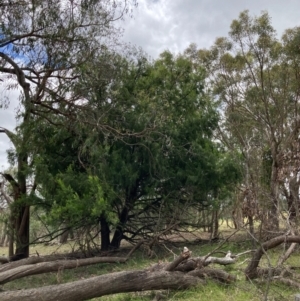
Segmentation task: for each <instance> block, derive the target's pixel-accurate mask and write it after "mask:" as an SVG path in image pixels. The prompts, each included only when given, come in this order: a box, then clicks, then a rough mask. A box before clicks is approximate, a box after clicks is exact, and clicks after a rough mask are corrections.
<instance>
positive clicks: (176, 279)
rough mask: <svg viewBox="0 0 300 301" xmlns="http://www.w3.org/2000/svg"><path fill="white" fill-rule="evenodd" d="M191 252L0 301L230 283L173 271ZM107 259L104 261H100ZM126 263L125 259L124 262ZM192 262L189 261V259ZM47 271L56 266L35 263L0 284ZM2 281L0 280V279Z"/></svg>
mask: <svg viewBox="0 0 300 301" xmlns="http://www.w3.org/2000/svg"><path fill="white" fill-rule="evenodd" d="M190 255H191V252H190V251H189V250H188V249H187V248H184V250H183V252H182V253H181V254H180V256H179V257H177V258H176V259H175V260H174V261H173V262H171V263H168V264H157V265H155V266H154V267H152V268H150V269H145V270H138V271H124V272H117V273H111V274H106V275H101V276H97V277H93V278H90V279H84V280H79V281H75V282H71V283H66V284H60V285H52V286H46V287H41V288H35V289H26V290H18V291H7V292H3V293H0V299H1V301H8V300H14V301H24V300H26V301H34V300H43V301H54V300H64V301H83V300H88V299H92V298H95V297H101V296H104V295H109V294H115V293H124V292H134V291H145V290H159V289H184V288H188V287H191V286H196V285H199V284H203V283H204V282H203V278H207V277H210V278H213V279H216V280H218V281H222V282H227V283H228V282H232V281H234V280H235V277H234V276H232V275H230V274H228V273H227V272H225V271H221V270H216V269H212V268H205V267H204V268H203V267H199V266H196V268H194V270H192V271H189V272H188V273H185V272H181V271H177V269H178V268H179V267H180V266H181V265H184V264H186V263H187V261H188V260H187V259H189V257H190ZM100 259H103V258H101V257H99V258H89V259H82V260H77V261H75V260H73V261H71V263H69V262H68V261H67V262H65V265H64V266H63V268H69V267H70V268H71V265H72V264H77V266H79V265H78V263H79V262H80V264H81V265H82V264H83V263H86V264H90V263H91V260H100ZM104 259H107V258H104ZM124 260H126V258H125V259H124ZM190 260H192V258H190ZM44 265H47V266H48V269H53V270H57V269H58V268H59V265H58V263H57V262H50V263H39V264H36V265H29V266H22V267H18V268H16V269H15V271H14V270H9V271H6V272H3V273H1V274H0V279H1V281H2V283H5V282H7V281H10V280H12V279H17V278H20V277H19V276H21V277H24V276H25V275H27V274H28V273H29V272H27V271H26V269H29V270H30V274H31V275H32V272H33V271H34V273H37V271H39V269H40V270H41V269H42V268H44V267H45V266H44ZM1 277H2V278H1Z"/></svg>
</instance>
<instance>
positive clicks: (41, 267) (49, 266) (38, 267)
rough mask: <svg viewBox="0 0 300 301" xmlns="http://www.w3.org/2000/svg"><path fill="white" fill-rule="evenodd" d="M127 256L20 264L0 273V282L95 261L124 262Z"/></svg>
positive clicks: (89, 263) (72, 267)
mask: <svg viewBox="0 0 300 301" xmlns="http://www.w3.org/2000/svg"><path fill="white" fill-rule="evenodd" d="M126 261H127V258H122V257H94V258H84V259H78V260H57V261H50V262H40V263H36V264H30V265H22V266H19V267H16V268H14V269H9V270H7V271H4V272H2V273H0V284H4V283H7V282H9V281H13V280H16V279H20V278H23V277H26V276H31V275H37V274H43V273H49V272H57V271H58V270H67V269H74V268H77V267H82V266H87V265H92V264H97V263H124V262H126Z"/></svg>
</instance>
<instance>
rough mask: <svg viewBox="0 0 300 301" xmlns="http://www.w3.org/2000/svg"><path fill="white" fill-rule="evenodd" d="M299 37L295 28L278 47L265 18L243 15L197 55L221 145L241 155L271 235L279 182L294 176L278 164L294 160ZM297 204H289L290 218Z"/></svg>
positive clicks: (248, 186)
mask: <svg viewBox="0 0 300 301" xmlns="http://www.w3.org/2000/svg"><path fill="white" fill-rule="evenodd" d="M298 33H299V29H297V28H295V29H293V30H287V31H286V33H285V34H284V35H283V37H282V40H281V41H279V40H278V39H277V38H276V35H275V30H274V29H273V27H272V26H271V23H270V17H269V15H268V14H267V13H262V14H261V15H260V16H259V17H254V18H252V17H250V16H249V13H248V12H247V11H244V12H242V13H241V14H240V16H239V18H238V19H237V20H234V21H233V22H232V24H231V31H230V33H229V37H228V38H218V39H217V40H216V43H215V45H214V46H213V47H212V48H211V49H210V50H199V52H198V55H199V57H200V58H201V61H202V62H203V63H204V64H205V66H207V68H208V70H210V78H211V81H210V85H211V88H212V89H213V93H214V95H215V97H217V99H218V100H219V102H220V107H221V109H222V110H223V112H224V118H223V123H222V124H221V131H222V138H223V141H226V143H227V145H228V147H230V148H236V147H238V148H239V149H240V151H241V152H242V154H243V157H244V159H245V186H246V189H248V190H251V191H252V193H253V196H254V201H259V204H260V208H261V210H262V211H263V212H265V213H266V214H265V215H267V216H268V219H267V220H266V221H265V223H264V224H265V226H267V228H268V229H269V230H271V229H272V231H274V230H275V229H278V227H279V200H280V198H281V196H282V193H283V191H284V190H285V187H286V186H285V185H284V181H286V180H287V181H292V178H294V177H295V176H297V175H298V170H296V169H297V168H296V169H295V167H296V166H295V165H294V164H292V166H293V167H290V168H288V165H286V163H285V162H287V161H284V160H283V158H285V157H286V156H291V153H293V155H294V156H296V157H297V158H298V153H297V150H296V149H297V146H296V145H298V142H297V141H298V134H299V116H298V114H299V113H298V111H299V80H298V79H297V78H298V76H299V71H298V70H299V58H298V57H299V52H298V51H297V50H296V46H295V45H296V40H297V34H298ZM288 154H289V155H288ZM297 160H298V159H297ZM289 162H290V163H291V160H289ZM297 162H298V161H297ZM290 163H289V164H290ZM296 164H297V163H296ZM287 169H288V171H287V172H285V173H284V176H283V177H282V170H287ZM291 177H292V178H291ZM283 178H284V180H283ZM298 184H299V183H297V184H296V185H298ZM298 188H299V186H298ZM298 200H299V199H298ZM298 200H297V201H296V200H295V201H289V202H290V204H289V211H290V212H292V210H291V209H292V205H291V204H292V203H293V204H295V203H297V202H298ZM297 214H298V213H297Z"/></svg>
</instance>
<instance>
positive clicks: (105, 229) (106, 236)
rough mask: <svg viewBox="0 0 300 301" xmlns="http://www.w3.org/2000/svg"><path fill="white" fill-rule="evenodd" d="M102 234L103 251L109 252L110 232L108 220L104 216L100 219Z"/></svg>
mask: <svg viewBox="0 0 300 301" xmlns="http://www.w3.org/2000/svg"><path fill="white" fill-rule="evenodd" d="M100 226H101V229H100V233H101V251H107V250H108V249H109V247H110V230H109V225H108V223H107V220H106V218H105V217H104V216H101V218H100Z"/></svg>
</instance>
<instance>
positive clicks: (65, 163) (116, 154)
mask: <svg viewBox="0 0 300 301" xmlns="http://www.w3.org/2000/svg"><path fill="white" fill-rule="evenodd" d="M104 58H105V57H104ZM98 60H100V63H99V62H98V64H100V66H101V65H102V58H101V57H99V58H98ZM92 64H93V66H94V68H93V70H92V71H91V69H90V68H88V65H87V66H84V68H83V69H82V72H83V75H82V77H81V78H82V81H80V82H79V83H78V86H77V87H75V88H76V89H78V90H81V91H83V92H81V93H82V94H83V95H85V97H86V99H88V100H89V105H88V106H87V108H85V111H84V112H81V113H80V114H79V115H78V119H79V120H85V118H86V117H85V116H86V115H85V114H86V113H87V112H90V114H89V122H81V123H78V124H80V127H77V128H76V129H74V127H72V125H70V126H67V127H65V128H64V129H58V128H57V127H52V128H51V127H49V125H46V126H45V127H42V126H41V127H39V129H38V130H37V135H36V137H37V141H38V142H35V144H39V145H44V150H43V151H42V152H40V161H39V162H40V166H41V168H39V169H38V174H40V175H42V174H43V176H41V179H44V181H43V180H41V181H43V189H42V191H41V193H42V195H43V196H44V198H45V202H46V204H47V202H49V208H50V212H52V215H51V213H50V214H49V215H48V216H55V217H56V219H57V221H59V220H60V222H66V221H68V223H70V224H72V225H77V224H80V223H81V224H84V222H83V220H84V221H85V222H86V223H89V222H91V223H92V224H93V223H94V224H97V223H100V225H101V227H100V229H101V230H100V231H101V249H102V250H107V249H109V248H119V247H120V243H121V240H122V239H127V240H129V241H131V242H134V241H135V240H136V239H138V238H140V237H141V236H142V237H144V238H149V237H152V238H153V235H154V236H155V234H156V233H160V232H163V231H164V230H166V229H167V230H170V229H172V228H174V227H175V226H177V228H181V229H184V228H187V227H191V226H193V225H194V226H195V225H196V224H195V214H194V213H195V210H196V211H198V210H201V209H202V208H203V207H205V206H206V207H207V206H209V205H210V204H211V202H212V201H213V200H212V197H211V196H212V195H218V197H220V198H221V195H222V194H223V195H225V194H224V191H225V187H226V185H227V186H228V185H229V184H230V185H232V183H233V182H235V181H236V179H237V177H236V176H235V172H236V169H233V170H232V172H230V168H229V166H232V161H231V160H230V158H229V157H228V158H226V156H225V155H224V154H222V155H221V151H220V149H218V147H217V145H216V144H215V143H214V142H213V141H212V137H213V131H214V129H215V127H216V125H217V119H218V116H217V112H216V110H215V108H214V104H213V103H212V102H211V101H210V100H209V98H207V97H206V95H205V94H204V93H203V83H204V72H203V68H202V67H201V66H200V65H193V63H192V61H191V60H190V59H189V58H187V57H185V56H183V55H179V56H174V55H172V54H171V53H169V52H164V53H162V55H161V56H160V58H159V59H158V60H156V61H154V62H151V61H148V60H147V59H146V58H145V57H143V56H141V57H137V58H136V59H135V60H128V59H125V58H122V57H120V56H118V55H117V56H110V66H111V67H109V68H112V71H111V72H112V74H113V76H112V77H111V80H109V81H101V80H99V79H101V78H102V69H101V68H96V66H98V65H97V60H96V61H95V62H92ZM95 79H96V80H95ZM96 120H101V121H100V124H101V130H95V128H94V124H96ZM111 129H112V130H111ZM54 154H55V155H54ZM53 155H54V156H53ZM218 160H220V163H218ZM225 173H226V175H225ZM222 191H223V192H222ZM99 192H100V199H101V204H102V206H99V205H97V200H100V199H99ZM51 204H56V205H55V206H53V205H51ZM75 212H76V214H73V213H75ZM183 213H184V214H183ZM112 230H114V233H113V237H112V239H110V233H111V231H112Z"/></svg>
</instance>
